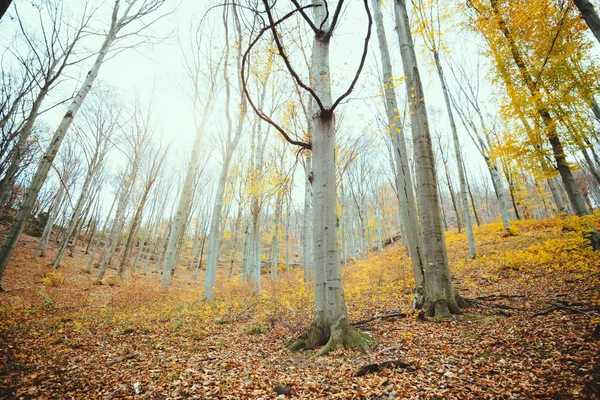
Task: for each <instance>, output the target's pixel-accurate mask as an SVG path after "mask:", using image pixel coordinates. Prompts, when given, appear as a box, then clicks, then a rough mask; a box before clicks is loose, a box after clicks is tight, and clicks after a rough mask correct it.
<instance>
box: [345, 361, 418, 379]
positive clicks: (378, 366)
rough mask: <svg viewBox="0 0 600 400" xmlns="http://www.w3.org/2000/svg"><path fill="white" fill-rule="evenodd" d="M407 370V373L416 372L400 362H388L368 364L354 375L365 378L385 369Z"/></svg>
mask: <svg viewBox="0 0 600 400" xmlns="http://www.w3.org/2000/svg"><path fill="white" fill-rule="evenodd" d="M391 367H394V368H406V370H407V371H414V370H415V369H414V368H413V367H412V366H411V365H410V364H407V363H405V362H404V361H400V360H388V361H383V362H380V363H373V364H367V365H365V366H363V367H361V368H360V369H359V370H358V371H356V372H355V373H354V376H363V375H366V374H371V373H373V372H379V371H381V370H382V369H383V368H391Z"/></svg>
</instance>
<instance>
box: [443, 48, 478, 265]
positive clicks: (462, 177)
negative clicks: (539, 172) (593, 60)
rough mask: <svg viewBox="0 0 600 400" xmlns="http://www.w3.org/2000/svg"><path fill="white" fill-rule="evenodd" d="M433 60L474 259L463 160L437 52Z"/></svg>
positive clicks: (470, 250) (471, 255)
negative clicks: (454, 158)
mask: <svg viewBox="0 0 600 400" xmlns="http://www.w3.org/2000/svg"><path fill="white" fill-rule="evenodd" d="M433 58H434V60H435V66H436V69H437V73H438V77H439V78H440V83H441V85H442V92H443V94H444V102H445V104H446V112H447V113H448V120H449V121H450V128H451V130H452V139H453V142H454V153H455V156H456V164H457V169H458V183H459V187H460V193H459V194H460V196H459V197H460V201H461V205H462V209H463V214H464V217H465V230H466V231H467V238H468V243H469V257H470V258H475V256H476V255H477V253H476V251H475V236H474V235H473V223H472V222H471V212H470V211H469V200H468V198H467V187H466V186H467V185H466V177H465V171H464V169H463V160H462V154H461V150H460V141H459V139H458V131H457V130H456V123H455V122H454V115H453V113H452V107H451V105H450V95H449V92H448V86H447V85H446V80H445V79H444V70H443V68H442V63H441V62H440V57H439V54H438V53H437V51H434V52H433Z"/></svg>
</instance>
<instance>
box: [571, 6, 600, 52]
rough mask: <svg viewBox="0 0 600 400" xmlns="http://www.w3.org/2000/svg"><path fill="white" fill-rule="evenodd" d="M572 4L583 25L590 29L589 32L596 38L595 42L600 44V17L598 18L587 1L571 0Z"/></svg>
mask: <svg viewBox="0 0 600 400" xmlns="http://www.w3.org/2000/svg"><path fill="white" fill-rule="evenodd" d="M573 3H575V5H576V6H577V8H578V9H579V12H580V13H581V16H582V17H583V19H584V20H585V23H586V24H587V25H588V26H589V27H590V30H591V31H592V33H593V34H594V36H596V40H598V42H599V43H600V17H598V14H597V13H596V10H594V6H593V5H592V3H590V2H589V0H573Z"/></svg>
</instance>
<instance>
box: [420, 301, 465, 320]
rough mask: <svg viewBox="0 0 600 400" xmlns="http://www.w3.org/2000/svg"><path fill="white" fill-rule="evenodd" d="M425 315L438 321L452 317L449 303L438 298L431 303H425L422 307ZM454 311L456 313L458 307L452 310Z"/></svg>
mask: <svg viewBox="0 0 600 400" xmlns="http://www.w3.org/2000/svg"><path fill="white" fill-rule="evenodd" d="M423 311H424V314H425V316H426V317H429V318H433V319H434V320H438V321H445V320H449V319H451V318H452V312H451V309H450V305H449V304H448V302H447V301H446V300H443V299H440V300H436V301H435V302H433V303H429V304H427V303H426V304H425V307H424V308H423ZM454 313H455V314H456V313H458V307H457V308H456V310H454Z"/></svg>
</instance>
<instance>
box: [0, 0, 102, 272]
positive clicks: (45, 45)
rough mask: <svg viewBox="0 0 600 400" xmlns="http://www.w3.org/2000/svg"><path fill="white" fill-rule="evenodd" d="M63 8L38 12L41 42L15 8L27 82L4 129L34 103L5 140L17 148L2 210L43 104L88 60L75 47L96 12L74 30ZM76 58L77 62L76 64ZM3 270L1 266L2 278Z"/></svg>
mask: <svg viewBox="0 0 600 400" xmlns="http://www.w3.org/2000/svg"><path fill="white" fill-rule="evenodd" d="M63 8H64V2H63V1H57V2H56V3H50V2H49V3H47V4H45V5H42V6H40V7H39V8H38V19H39V21H40V25H41V26H42V27H44V29H42V30H41V31H42V34H41V35H40V36H41V37H39V38H38V37H35V35H33V34H32V33H31V32H29V30H30V28H29V27H26V26H25V24H24V22H23V21H22V19H21V16H20V14H19V13H18V9H17V8H15V11H16V15H17V21H18V24H19V30H20V34H21V35H22V37H23V39H24V40H25V42H26V44H27V49H28V54H27V55H26V56H22V55H20V53H19V52H18V51H15V52H14V53H15V54H16V58H17V60H18V63H19V64H20V65H21V67H22V69H23V71H22V74H23V75H24V78H23V82H22V83H21V85H20V86H19V88H20V90H19V92H18V93H17V94H16V95H15V96H14V98H13V99H12V100H13V101H12V104H11V105H10V106H8V104H7V106H8V107H3V108H5V109H7V112H6V114H5V115H4V116H3V123H2V125H3V126H4V124H5V123H6V122H7V121H8V120H9V118H10V117H11V116H12V114H14V113H15V112H16V110H17V107H18V106H19V105H20V102H21V101H22V100H23V96H24V95H25V94H32V95H33V101H32V102H31V105H30V108H29V111H28V112H27V113H26V116H24V119H23V121H22V122H21V123H20V124H18V125H17V126H16V127H15V128H16V129H14V131H13V132H11V134H10V135H8V137H5V138H4V139H8V140H7V142H6V143H12V142H14V144H13V146H12V148H11V150H10V161H9V162H8V163H7V164H8V166H7V167H6V168H5V171H4V176H3V177H2V180H0V207H3V206H4V204H5V203H6V200H7V199H8V196H9V195H10V191H11V190H12V187H13V184H14V182H15V178H16V176H17V173H18V171H19V169H20V168H22V164H23V158H24V156H25V154H26V153H27V147H28V144H29V142H30V137H31V135H32V132H33V131H34V129H35V124H36V121H37V119H38V116H39V115H40V114H41V113H42V104H43V103H44V101H45V99H46V97H47V95H48V94H49V93H50V92H51V91H52V90H53V89H54V88H55V87H56V86H57V84H58V83H59V78H61V77H62V76H63V74H64V72H65V70H66V69H67V67H70V66H73V65H76V64H78V63H81V62H82V61H84V60H85V56H79V58H76V57H77V54H76V46H77V45H79V42H80V41H81V40H82V39H84V38H85V37H86V36H88V35H87V34H86V30H87V29H88V26H89V23H90V19H91V18H92V16H93V15H94V12H93V10H88V7H87V5H86V6H85V7H84V11H83V13H82V15H81V17H80V18H79V20H78V22H77V24H75V25H74V26H73V27H71V26H70V25H68V24H66V23H65V22H64V20H65V19H67V15H66V13H65V12H64V10H63ZM46 25H50V26H46ZM74 58H76V59H75V60H73V59H74ZM9 104H10V103H9ZM59 104H60V103H59ZM50 108H51V107H50ZM15 139H16V141H15ZM2 269H3V268H2V267H1V262H0V276H1V275H2V273H1V272H2Z"/></svg>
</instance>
